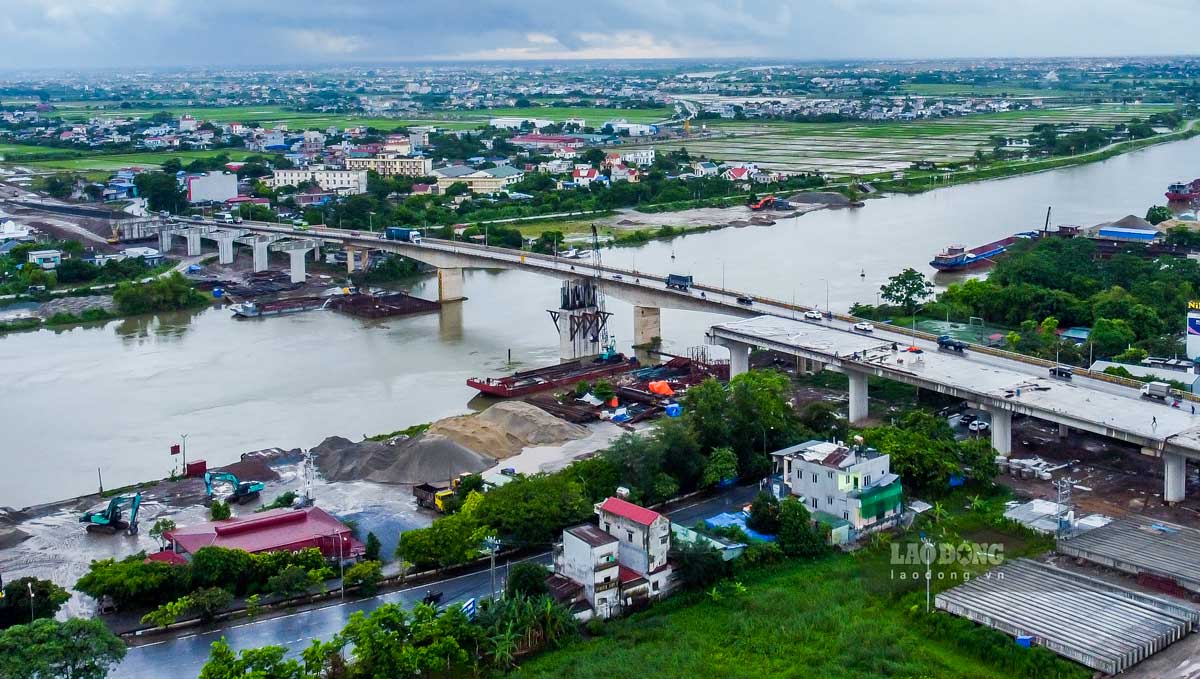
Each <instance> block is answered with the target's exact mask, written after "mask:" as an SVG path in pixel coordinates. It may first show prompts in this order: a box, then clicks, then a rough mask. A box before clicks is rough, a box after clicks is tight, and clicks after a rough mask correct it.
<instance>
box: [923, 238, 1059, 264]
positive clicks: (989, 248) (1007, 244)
mask: <svg viewBox="0 0 1200 679" xmlns="http://www.w3.org/2000/svg"><path fill="white" fill-rule="evenodd" d="M1039 235H1040V234H1039V233H1038V232H1037V231H1023V232H1021V233H1016V234H1013V235H1011V236H1009V237H1008V238H1001V239H1000V240H998V241H994V242H992V243H988V244H987V245H980V246H979V247H977V248H971V249H970V250H967V249H966V248H964V247H963V246H961V245H951V246H950V247H948V248H946V249H945V250H943V251H941V252H940V253H938V255H937V256H935V257H934V258H933V261H931V262H929V266H932V267H933V268H935V269H937V270H938V271H966V270H968V269H977V268H979V267H981V266H987V265H988V264H992V263H993V262H995V261H996V259H997V258H998V257H1001V256H1003V255H1004V254H1005V253H1006V252H1008V249H1009V248H1011V247H1012V246H1013V244H1014V243H1017V242H1020V241H1023V240H1029V239H1031V238H1037V237H1038V236H1039Z"/></svg>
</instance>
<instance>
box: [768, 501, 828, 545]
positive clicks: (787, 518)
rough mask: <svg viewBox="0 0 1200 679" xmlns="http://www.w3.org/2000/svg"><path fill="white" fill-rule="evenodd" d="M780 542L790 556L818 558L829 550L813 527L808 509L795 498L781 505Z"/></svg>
mask: <svg viewBox="0 0 1200 679" xmlns="http://www.w3.org/2000/svg"><path fill="white" fill-rule="evenodd" d="M778 541H779V548H780V549H782V550H783V553H784V554H786V555H788V556H818V555H820V554H822V553H824V552H825V551H826V549H827V545H826V544H825V540H824V539H823V538H822V536H821V534H820V533H819V532H818V531H817V530H816V529H815V528H813V526H812V516H811V515H810V514H809V513H808V508H806V507H805V506H804V503H802V502H800V501H799V500H797V499H796V498H794V497H789V498H787V499H785V500H784V501H783V502H780V503H779V535H778Z"/></svg>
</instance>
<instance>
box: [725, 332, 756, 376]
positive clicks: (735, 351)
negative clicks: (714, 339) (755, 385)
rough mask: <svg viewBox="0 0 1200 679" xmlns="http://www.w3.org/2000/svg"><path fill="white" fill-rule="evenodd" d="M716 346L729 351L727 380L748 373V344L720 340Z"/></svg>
mask: <svg viewBox="0 0 1200 679" xmlns="http://www.w3.org/2000/svg"><path fill="white" fill-rule="evenodd" d="M718 344H720V345H721V346H723V347H725V348H726V349H728V350H729V379H731V380H732V379H733V378H735V377H737V376H738V375H741V374H742V373H745V372H749V371H750V349H751V347H750V345H749V344H745V343H744V342H737V341H734V340H728V339H722V340H720V341H719V342H718Z"/></svg>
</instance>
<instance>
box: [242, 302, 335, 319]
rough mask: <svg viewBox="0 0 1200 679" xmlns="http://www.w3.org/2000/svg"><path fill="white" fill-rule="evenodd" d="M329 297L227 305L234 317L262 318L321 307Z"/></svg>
mask: <svg viewBox="0 0 1200 679" xmlns="http://www.w3.org/2000/svg"><path fill="white" fill-rule="evenodd" d="M329 300H330V298H329V297H292V298H289V299H279V300H275V301H272V302H241V303H240V304H234V305H233V306H231V307H229V308H230V310H231V311H233V317H234V318H262V317H264V316H282V315H283V314H294V313H299V312H301V311H311V310H313V309H320V308H323V307H324V306H325V305H326V304H327V303H328V302H329Z"/></svg>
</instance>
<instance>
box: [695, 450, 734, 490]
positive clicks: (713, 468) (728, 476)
mask: <svg viewBox="0 0 1200 679" xmlns="http://www.w3.org/2000/svg"><path fill="white" fill-rule="evenodd" d="M737 462H738V461H737V454H736V453H734V452H733V449H732V448H717V449H716V450H714V451H712V453H710V454H709V456H708V461H707V462H706V463H704V477H703V479H702V480H701V483H702V484H703V485H705V486H715V485H717V484H718V483H721V482H722V481H732V480H734V479H736V478H737V476H738V464H737Z"/></svg>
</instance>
